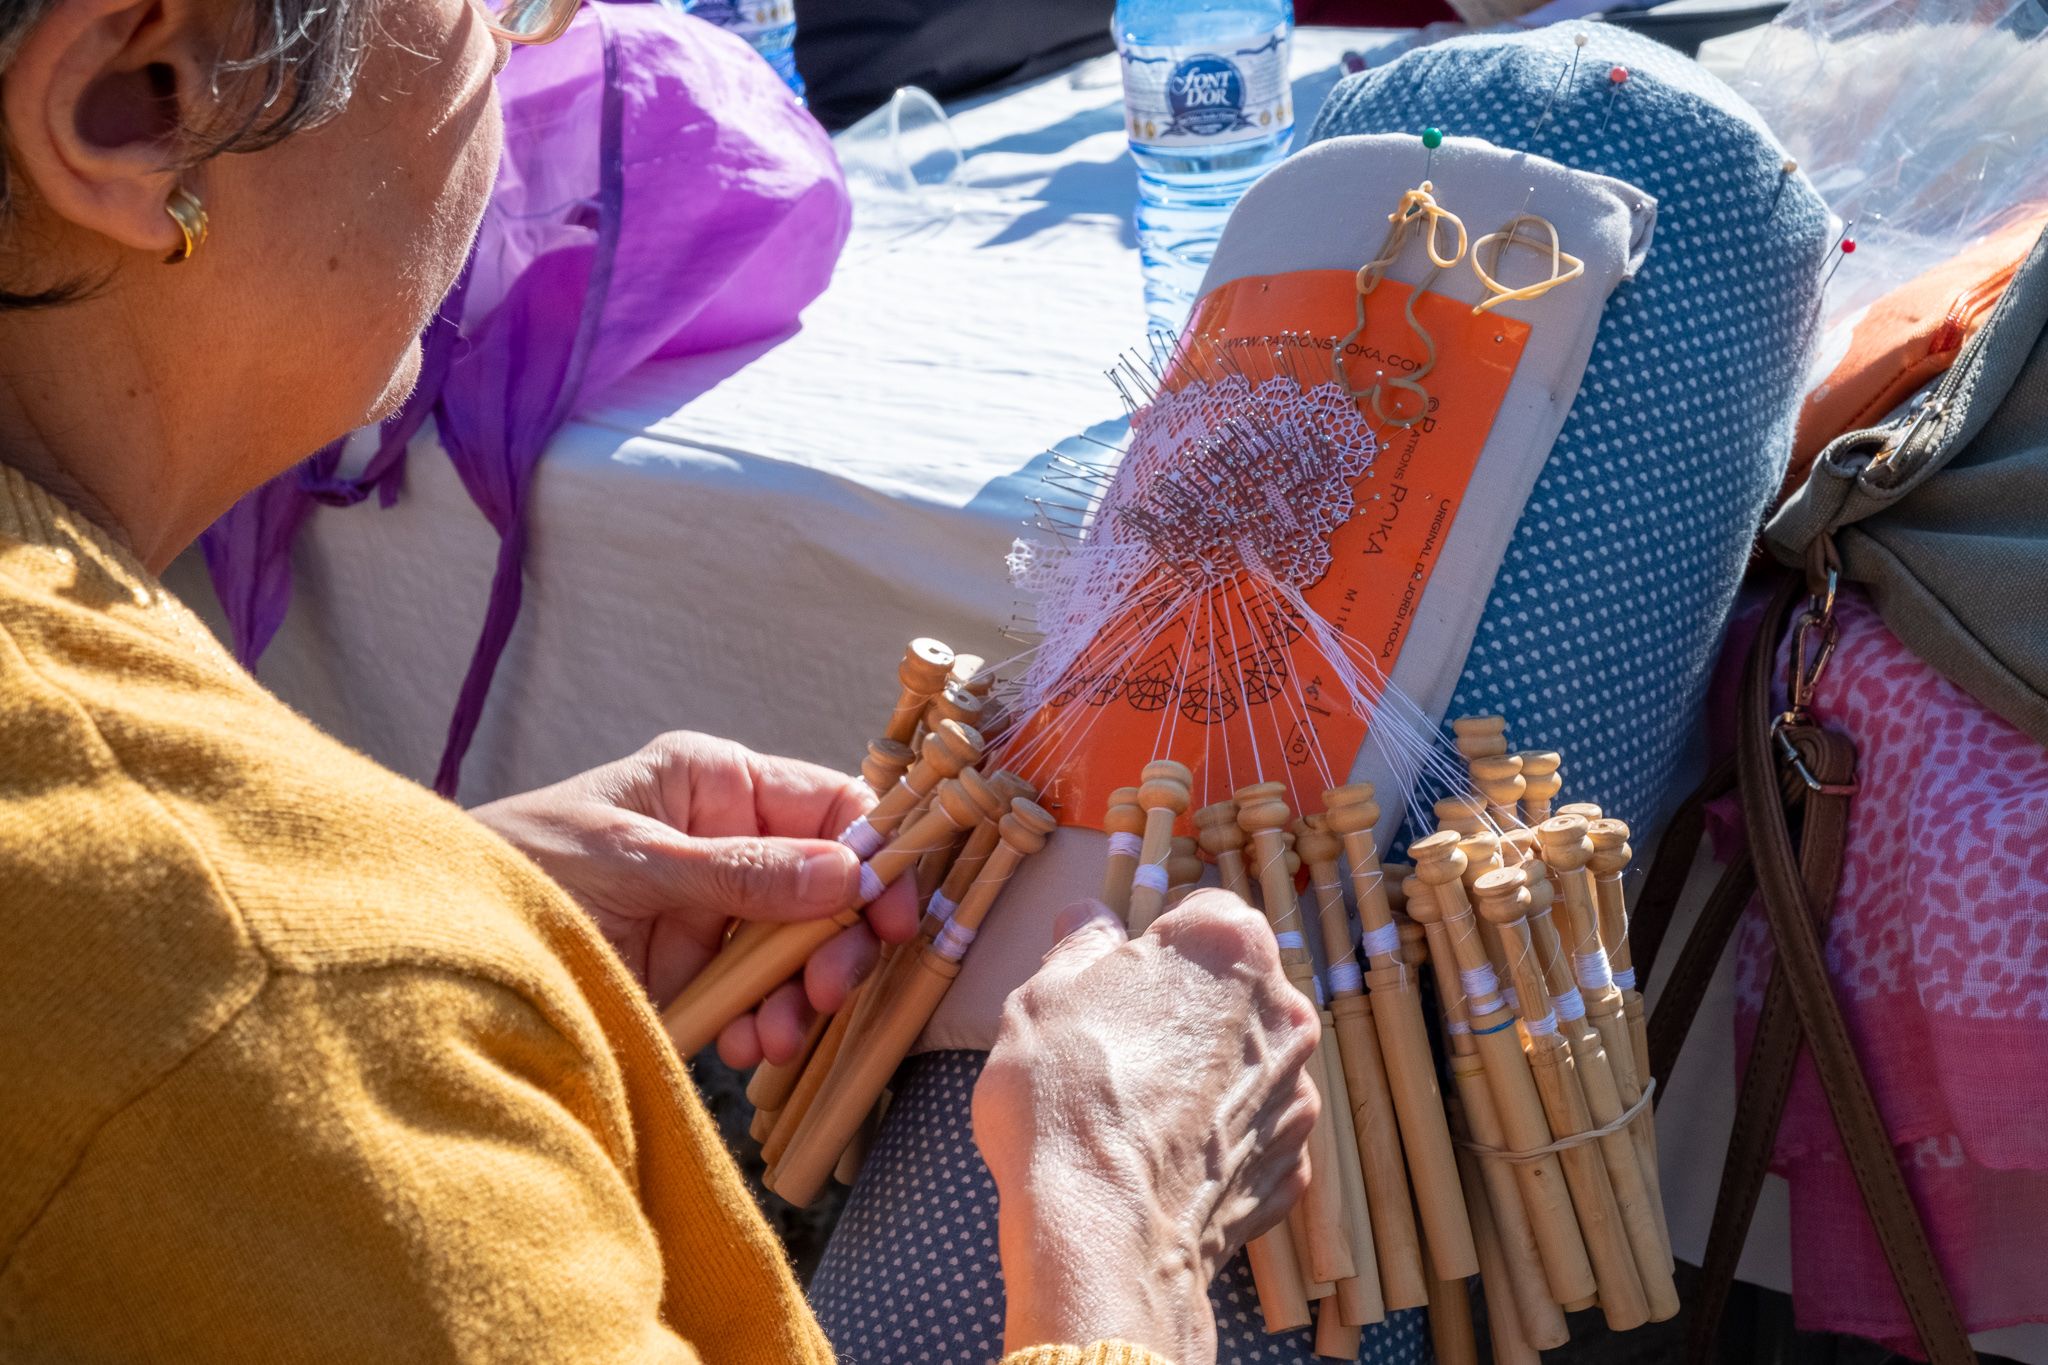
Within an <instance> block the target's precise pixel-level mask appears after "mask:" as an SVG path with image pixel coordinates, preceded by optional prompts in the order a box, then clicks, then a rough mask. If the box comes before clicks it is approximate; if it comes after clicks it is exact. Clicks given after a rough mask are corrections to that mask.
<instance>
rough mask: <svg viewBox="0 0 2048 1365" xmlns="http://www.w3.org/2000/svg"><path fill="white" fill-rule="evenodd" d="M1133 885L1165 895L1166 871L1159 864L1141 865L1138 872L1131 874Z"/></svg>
mask: <svg viewBox="0 0 2048 1365" xmlns="http://www.w3.org/2000/svg"><path fill="white" fill-rule="evenodd" d="M1131 885H1132V886H1142V887H1144V888H1145V889H1146V890H1147V891H1158V892H1161V893H1162V894H1163V893H1164V892H1165V890H1166V869H1165V868H1164V867H1161V866H1160V865H1159V864H1158V863H1140V864H1138V870H1137V871H1135V872H1133V873H1132V874H1131Z"/></svg>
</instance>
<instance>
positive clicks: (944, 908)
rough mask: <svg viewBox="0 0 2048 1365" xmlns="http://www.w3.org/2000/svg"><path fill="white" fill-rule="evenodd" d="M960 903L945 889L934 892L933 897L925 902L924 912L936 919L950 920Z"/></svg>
mask: <svg viewBox="0 0 2048 1365" xmlns="http://www.w3.org/2000/svg"><path fill="white" fill-rule="evenodd" d="M959 908H960V903H959V902H958V901H956V900H954V899H953V898H952V897H951V896H949V895H947V894H946V893H945V892H943V891H934V892H932V898H931V899H930V900H928V901H926V902H925V906H924V912H925V913H926V914H927V915H930V916H932V917H933V918H935V919H941V920H950V919H951V918H953V912H954V911H955V910H958V909H959Z"/></svg>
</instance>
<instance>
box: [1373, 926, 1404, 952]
mask: <svg viewBox="0 0 2048 1365" xmlns="http://www.w3.org/2000/svg"><path fill="white" fill-rule="evenodd" d="M1364 943H1365V955H1366V956H1367V957H1392V956H1393V955H1394V954H1396V953H1398V952H1400V951H1401V927H1400V926H1399V925H1397V924H1395V923H1394V922H1393V921H1392V920H1389V921H1387V923H1385V924H1382V925H1381V926H1380V927H1379V928H1377V929H1368V930H1366V931H1365V939H1364Z"/></svg>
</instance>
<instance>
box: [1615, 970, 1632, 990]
mask: <svg viewBox="0 0 2048 1365" xmlns="http://www.w3.org/2000/svg"><path fill="white" fill-rule="evenodd" d="M1614 984H1615V985H1617V986H1619V987H1621V988H1622V989H1623V990H1625V991H1632V990H1634V989H1635V988H1636V969H1635V968H1633V967H1623V968H1621V969H1620V970H1618V971H1617V972H1615V973H1614Z"/></svg>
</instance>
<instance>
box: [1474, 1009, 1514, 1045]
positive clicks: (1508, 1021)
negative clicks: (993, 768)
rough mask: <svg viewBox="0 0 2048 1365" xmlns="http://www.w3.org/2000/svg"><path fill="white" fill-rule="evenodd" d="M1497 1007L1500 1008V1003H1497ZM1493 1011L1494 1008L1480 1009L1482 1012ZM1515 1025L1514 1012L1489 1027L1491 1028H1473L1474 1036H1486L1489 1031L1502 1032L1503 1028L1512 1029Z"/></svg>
mask: <svg viewBox="0 0 2048 1365" xmlns="http://www.w3.org/2000/svg"><path fill="white" fill-rule="evenodd" d="M1495 1008H1498V1005H1496V1007H1495ZM1492 1012H1493V1011H1492V1010H1481V1011H1480V1013H1482V1014H1491V1013H1492ZM1514 1026H1515V1016H1514V1015H1512V1014H1510V1015H1509V1016H1508V1017H1507V1018H1505V1019H1503V1020H1501V1021H1500V1022H1499V1023H1498V1024H1494V1025H1492V1026H1491V1027H1489V1028H1475V1029H1473V1030H1472V1036H1473V1037H1474V1038H1484V1037H1486V1035H1488V1034H1489V1033H1499V1032H1500V1031H1501V1030H1502V1029H1510V1028H1513V1027H1514Z"/></svg>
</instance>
